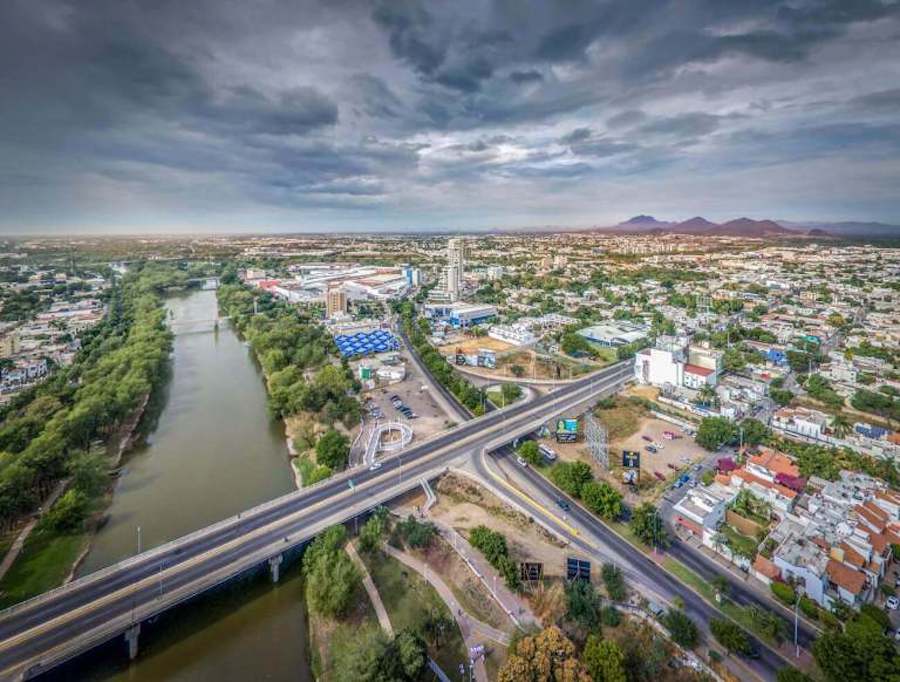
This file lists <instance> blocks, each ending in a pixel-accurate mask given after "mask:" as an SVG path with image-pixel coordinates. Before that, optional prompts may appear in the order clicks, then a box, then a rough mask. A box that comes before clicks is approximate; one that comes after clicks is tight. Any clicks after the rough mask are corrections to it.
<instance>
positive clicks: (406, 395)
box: [362, 351, 450, 440]
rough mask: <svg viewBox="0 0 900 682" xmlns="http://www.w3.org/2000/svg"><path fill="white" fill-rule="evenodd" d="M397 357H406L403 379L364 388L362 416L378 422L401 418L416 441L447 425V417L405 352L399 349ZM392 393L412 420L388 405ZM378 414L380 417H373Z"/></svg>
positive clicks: (448, 420) (437, 431) (443, 428)
mask: <svg viewBox="0 0 900 682" xmlns="http://www.w3.org/2000/svg"><path fill="white" fill-rule="evenodd" d="M401 357H403V358H404V360H406V363H405V365H406V372H407V374H406V378H405V379H404V380H403V381H400V382H398V383H395V384H389V385H386V386H381V387H376V388H374V389H371V390H368V391H364V392H363V394H362V399H363V405H364V407H365V409H366V412H365V413H364V417H365V419H366V420H367V421H370V420H372V419H378V420H379V421H388V420H402V421H405V422H407V423H408V424H409V426H410V427H411V428H412V429H413V432H414V433H415V439H416V440H421V439H424V438H428V437H429V436H432V435H434V434H436V433H439V432H440V431H443V430H445V429H446V428H447V427H448V425H449V422H450V418H449V417H448V416H447V414H446V413H445V412H444V411H443V409H441V407H440V405H439V404H438V402H437V401H436V400H435V399H434V397H433V396H432V395H431V391H430V390H429V389H428V388H426V384H425V382H424V381H423V380H422V377H421V376H420V375H419V373H418V370H417V369H416V366H415V364H413V363H412V362H411V361H410V360H409V359H408V357H407V356H406V351H402V352H401ZM394 395H396V396H397V397H398V398H399V399H400V400H401V401H402V402H403V404H404V405H405V406H407V407H408V408H409V409H410V410H412V412H413V413H415V415H416V417H415V418H414V419H410V418H408V417H407V416H406V415H404V414H403V413H402V412H401V411H400V410H398V409H397V408H396V407H394V406H393V405H392V404H391V396H394ZM373 412H374V414H373ZM379 414H380V416H376V415H379Z"/></svg>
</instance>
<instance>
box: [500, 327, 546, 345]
mask: <svg viewBox="0 0 900 682" xmlns="http://www.w3.org/2000/svg"><path fill="white" fill-rule="evenodd" d="M488 336H490V337H491V338H492V339H497V340H498V341H504V342H505V343H510V344H512V345H513V346H529V345H531V344H533V343H535V342H536V341H537V336H535V335H534V333H532V331H531V330H530V329H529V328H528V327H527V326H526V325H523V324H494V325H491V328H490V329H488Z"/></svg>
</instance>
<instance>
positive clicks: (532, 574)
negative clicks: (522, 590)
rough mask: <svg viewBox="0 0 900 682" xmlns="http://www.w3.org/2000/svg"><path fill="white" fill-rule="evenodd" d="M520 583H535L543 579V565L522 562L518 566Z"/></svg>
mask: <svg viewBox="0 0 900 682" xmlns="http://www.w3.org/2000/svg"><path fill="white" fill-rule="evenodd" d="M519 575H521V577H522V582H537V581H539V580H540V579H541V578H543V577H544V564H542V563H540V562H537V561H523V562H522V563H520V564H519Z"/></svg>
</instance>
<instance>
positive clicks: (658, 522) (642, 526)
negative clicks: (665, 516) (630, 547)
mask: <svg viewBox="0 0 900 682" xmlns="http://www.w3.org/2000/svg"><path fill="white" fill-rule="evenodd" d="M631 530H632V531H633V532H634V534H635V535H637V537H638V539H639V540H640V541H641V542H643V543H644V544H646V545H653V546H655V547H665V546H667V545H668V543H669V537H668V535H667V533H666V529H665V526H664V525H663V520H662V516H660V514H659V512H658V511H657V510H656V507H654V506H653V505H652V504H651V503H650V502H644V503H643V504H641V505H639V506H637V507H635V509H634V511H633V512H632V515H631Z"/></svg>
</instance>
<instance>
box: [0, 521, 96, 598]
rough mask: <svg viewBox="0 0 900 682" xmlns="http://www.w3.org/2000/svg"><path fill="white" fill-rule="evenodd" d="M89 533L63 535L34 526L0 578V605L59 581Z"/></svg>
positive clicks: (27, 595) (67, 572) (59, 583)
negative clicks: (20, 551) (0, 578)
mask: <svg viewBox="0 0 900 682" xmlns="http://www.w3.org/2000/svg"><path fill="white" fill-rule="evenodd" d="M89 537H90V536H89V535H88V534H87V533H75V534H72V535H63V534H59V533H55V532H52V531H47V530H44V529H41V528H35V530H34V531H33V532H32V533H31V535H30V536H29V537H28V539H27V540H26V541H25V546H24V547H23V548H22V553H21V554H19V558H18V559H16V561H15V563H14V564H13V565H12V566H11V567H10V569H9V572H8V573H7V574H6V575H5V576H4V577H3V580H2V582H0V592H2V594H0V608H5V607H7V606H11V605H12V604H16V603H18V602H20V601H24V600H25V599H29V598H31V597H34V596H36V595H38V594H41V593H42V592H46V591H47V590H50V589H53V588H54V587H59V586H60V585H62V583H63V581H64V580H65V579H66V577H67V576H68V575H69V571H71V570H72V565H73V564H74V563H75V560H76V559H77V558H78V555H79V554H81V552H82V551H84V549H85V548H86V547H87V545H88V542H89Z"/></svg>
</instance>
